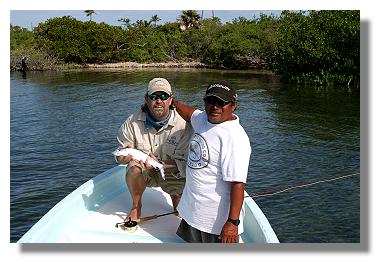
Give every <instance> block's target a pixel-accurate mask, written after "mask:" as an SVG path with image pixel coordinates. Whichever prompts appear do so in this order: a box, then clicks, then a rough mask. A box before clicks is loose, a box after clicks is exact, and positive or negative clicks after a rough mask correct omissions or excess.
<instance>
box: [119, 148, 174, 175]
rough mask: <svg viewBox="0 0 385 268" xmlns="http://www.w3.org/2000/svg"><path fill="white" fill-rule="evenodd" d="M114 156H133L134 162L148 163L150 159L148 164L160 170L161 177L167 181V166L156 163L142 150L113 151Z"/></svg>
mask: <svg viewBox="0 0 385 268" xmlns="http://www.w3.org/2000/svg"><path fill="white" fill-rule="evenodd" d="M112 154H113V155H115V156H127V155H131V156H132V158H133V159H134V160H136V161H143V162H146V161H147V159H148V163H149V164H150V165H151V166H153V167H154V168H155V169H157V170H159V171H160V175H161V176H162V178H163V179H165V177H164V169H165V165H163V164H161V163H159V162H157V161H155V160H154V159H152V158H151V157H150V156H148V155H147V154H145V153H144V152H142V151H140V150H137V149H134V148H118V149H116V150H115V151H113V152H112ZM168 166H169V165H167V167H168Z"/></svg>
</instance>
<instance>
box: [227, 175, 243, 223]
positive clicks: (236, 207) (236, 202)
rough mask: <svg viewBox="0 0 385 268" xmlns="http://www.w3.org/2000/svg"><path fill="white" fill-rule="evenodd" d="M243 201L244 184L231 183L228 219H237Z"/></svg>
mask: <svg viewBox="0 0 385 268" xmlns="http://www.w3.org/2000/svg"><path fill="white" fill-rule="evenodd" d="M243 199H244V183H242V182H232V183H231V198H230V200H231V201H230V202H231V203H230V211H229V218H231V219H233V220H237V219H239V214H240V212H241V209H242V205H243Z"/></svg>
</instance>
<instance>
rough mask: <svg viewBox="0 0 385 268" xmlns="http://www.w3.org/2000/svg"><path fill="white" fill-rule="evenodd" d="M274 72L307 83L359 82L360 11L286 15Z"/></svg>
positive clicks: (286, 13)
mask: <svg viewBox="0 0 385 268" xmlns="http://www.w3.org/2000/svg"><path fill="white" fill-rule="evenodd" d="M276 45H277V51H276V53H275V55H274V57H273V59H272V62H273V64H272V69H273V70H274V71H275V72H277V73H278V74H281V75H282V76H283V78H284V79H287V80H289V81H292V82H297V83H305V84H315V83H316V84H336V83H338V84H341V83H342V84H348V83H350V82H351V81H355V82H356V83H358V81H359V74H360V70H359V66H360V62H359V59H360V15H359V11H311V12H309V14H304V13H302V12H283V13H282V14H281V18H280V20H279V27H278V31H277V44H276Z"/></svg>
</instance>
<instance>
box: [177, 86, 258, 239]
mask: <svg viewBox="0 0 385 268" xmlns="http://www.w3.org/2000/svg"><path fill="white" fill-rule="evenodd" d="M204 102H205V111H200V110H197V109H195V108H194V107H191V106H188V105H185V104H182V103H180V102H178V101H176V100H175V99H174V102H173V103H174V105H175V107H176V109H177V111H178V113H179V114H180V115H181V116H182V117H183V119H185V120H186V121H188V122H191V125H192V127H193V129H194V134H193V137H192V139H191V141H190V147H189V154H188V159H187V167H186V185H185V188H184V190H183V194H182V198H181V201H180V203H179V205H178V207H177V210H178V212H179V215H180V216H181V217H182V221H181V224H180V226H179V228H178V231H177V234H178V235H179V236H180V237H181V238H183V239H184V240H185V241H187V242H201V243H210V242H216V243H221V242H222V243H237V242H239V234H241V233H242V232H243V212H242V208H243V199H244V184H245V183H246V178H247V171H248V166H249V160H250V154H251V147H250V141H249V138H248V136H247V134H246V132H245V131H244V129H243V127H242V126H241V125H240V124H239V118H238V116H236V115H235V114H234V111H235V109H236V108H237V105H238V102H237V94H236V92H235V89H234V88H233V87H232V86H231V85H230V84H229V83H227V82H226V81H218V82H214V83H212V84H210V85H209V86H208V87H207V90H206V94H205V96H204Z"/></svg>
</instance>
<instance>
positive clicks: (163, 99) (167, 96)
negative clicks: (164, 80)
mask: <svg viewBox="0 0 385 268" xmlns="http://www.w3.org/2000/svg"><path fill="white" fill-rule="evenodd" d="M148 97H149V98H150V100H152V101H156V100H157V99H161V100H162V101H165V100H167V99H168V98H170V95H168V94H167V93H162V94H159V95H158V94H155V93H152V94H151V95H148Z"/></svg>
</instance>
